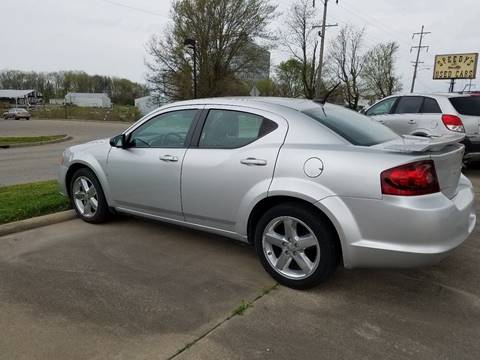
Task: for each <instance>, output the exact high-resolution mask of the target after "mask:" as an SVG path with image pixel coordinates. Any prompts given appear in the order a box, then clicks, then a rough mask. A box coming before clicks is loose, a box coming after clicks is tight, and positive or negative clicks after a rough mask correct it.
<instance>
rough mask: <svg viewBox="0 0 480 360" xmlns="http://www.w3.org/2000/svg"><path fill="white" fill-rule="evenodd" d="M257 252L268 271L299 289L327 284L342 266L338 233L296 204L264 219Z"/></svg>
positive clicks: (275, 209)
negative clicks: (339, 258)
mask: <svg viewBox="0 0 480 360" xmlns="http://www.w3.org/2000/svg"><path fill="white" fill-rule="evenodd" d="M255 248H256V251H257V254H258V257H259V258H260V261H261V263H262V265H263V267H264V268H265V270H266V271H267V272H268V273H269V274H270V275H271V276H272V277H273V278H274V279H275V280H277V281H278V282H279V283H280V284H282V285H285V286H288V287H292V288H296V289H306V288H310V287H313V286H316V285H318V284H320V283H322V282H325V281H326V280H327V279H328V278H329V277H330V276H331V275H332V274H333V272H334V271H335V269H336V267H337V264H338V255H339V249H338V247H337V239H336V233H335V230H334V229H333V228H332V226H331V225H330V224H329V222H328V221H327V220H326V219H325V218H324V217H323V216H322V215H321V214H319V213H317V212H315V211H314V212H312V210H311V209H309V208H307V207H304V206H301V205H298V204H296V203H286V204H281V205H278V206H275V207H273V208H271V209H270V210H268V211H267V212H266V213H265V214H264V215H263V216H262V217H261V219H260V220H259V221H258V224H257V227H256V231H255Z"/></svg>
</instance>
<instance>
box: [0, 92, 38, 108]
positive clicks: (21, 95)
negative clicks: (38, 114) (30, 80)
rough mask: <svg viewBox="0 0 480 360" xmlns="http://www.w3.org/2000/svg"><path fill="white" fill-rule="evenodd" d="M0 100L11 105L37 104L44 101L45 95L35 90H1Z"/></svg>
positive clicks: (25, 105)
mask: <svg viewBox="0 0 480 360" xmlns="http://www.w3.org/2000/svg"><path fill="white" fill-rule="evenodd" d="M0 102H3V103H7V104H9V105H15V106H21V107H22V106H24V107H28V106H29V105H37V104H42V103H43V96H42V94H41V93H40V92H38V91H35V90H13V89H5V90H0Z"/></svg>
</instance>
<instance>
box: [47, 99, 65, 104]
mask: <svg viewBox="0 0 480 360" xmlns="http://www.w3.org/2000/svg"><path fill="white" fill-rule="evenodd" d="M48 103H49V104H50V105H64V104H65V99H62V98H60V99H50V100H48Z"/></svg>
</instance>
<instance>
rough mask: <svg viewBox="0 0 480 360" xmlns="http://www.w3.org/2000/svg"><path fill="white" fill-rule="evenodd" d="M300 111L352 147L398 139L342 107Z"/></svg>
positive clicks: (377, 124) (393, 134) (380, 126)
mask: <svg viewBox="0 0 480 360" xmlns="http://www.w3.org/2000/svg"><path fill="white" fill-rule="evenodd" d="M323 109H324V110H325V111H324V110H322V107H321V106H318V107H315V108H313V109H308V110H305V111H302V112H303V113H304V114H306V115H308V116H310V117H311V118H312V119H314V120H316V121H318V122H319V123H321V124H322V125H325V126H326V127H328V128H329V129H330V130H332V131H334V132H336V133H337V134H338V135H340V136H341V137H343V138H345V139H346V140H347V141H349V142H350V143H352V144H353V145H359V146H372V145H377V144H381V143H384V142H387V141H390V140H394V139H396V138H398V135H397V134H395V133H394V132H393V131H392V130H390V129H389V128H387V127H386V126H384V125H381V124H379V123H378V122H376V121H375V120H372V119H370V118H369V117H367V116H365V115H362V114H359V113H357V112H355V111H352V110H349V109H346V108H344V107H342V106H338V105H331V104H325V105H324V107H323Z"/></svg>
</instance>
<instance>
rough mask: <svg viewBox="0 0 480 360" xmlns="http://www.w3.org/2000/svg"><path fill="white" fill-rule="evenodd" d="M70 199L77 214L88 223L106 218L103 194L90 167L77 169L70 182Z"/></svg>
mask: <svg viewBox="0 0 480 360" xmlns="http://www.w3.org/2000/svg"><path fill="white" fill-rule="evenodd" d="M70 199H71V202H72V205H73V207H74V209H75V211H76V212H77V215H78V216H79V217H80V218H81V219H82V220H84V221H86V222H89V223H101V222H104V221H106V220H108V217H109V210H108V204H107V200H106V199H105V194H104V193H103V190H102V186H101V185H100V182H99V181H98V179H97V177H96V176H95V174H94V173H93V171H91V170H90V169H87V168H83V169H79V170H77V171H76V172H75V174H73V177H72V181H71V182H70Z"/></svg>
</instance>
